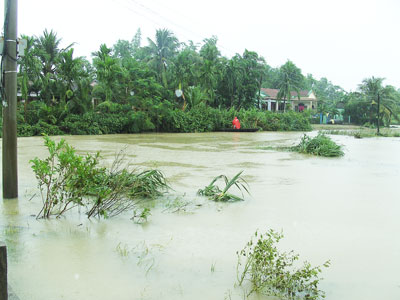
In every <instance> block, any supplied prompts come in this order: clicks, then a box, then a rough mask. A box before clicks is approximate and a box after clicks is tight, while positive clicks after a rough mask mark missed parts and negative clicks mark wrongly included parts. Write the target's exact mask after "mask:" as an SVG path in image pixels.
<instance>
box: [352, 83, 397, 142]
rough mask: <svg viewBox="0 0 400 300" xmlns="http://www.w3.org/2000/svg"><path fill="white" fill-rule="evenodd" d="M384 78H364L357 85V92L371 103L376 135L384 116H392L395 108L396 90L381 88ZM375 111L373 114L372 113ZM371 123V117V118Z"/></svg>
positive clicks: (386, 87)
mask: <svg viewBox="0 0 400 300" xmlns="http://www.w3.org/2000/svg"><path fill="white" fill-rule="evenodd" d="M384 80H385V79H384V78H379V77H378V78H375V77H373V76H372V77H371V78H366V79H364V80H363V81H362V83H361V84H360V85H359V90H360V91H361V92H362V93H364V95H365V96H366V98H367V99H368V100H369V102H370V103H371V106H372V107H374V106H375V107H376V109H373V108H372V107H371V116H372V115H375V123H376V129H377V131H376V133H377V134H378V135H379V134H380V125H381V124H382V119H383V117H384V115H385V113H386V114H389V115H390V116H392V115H393V113H394V111H395V106H396V98H395V97H396V90H395V89H394V88H393V87H392V86H383V81H384ZM373 110H375V114H374V113H373ZM371 121H372V117H371Z"/></svg>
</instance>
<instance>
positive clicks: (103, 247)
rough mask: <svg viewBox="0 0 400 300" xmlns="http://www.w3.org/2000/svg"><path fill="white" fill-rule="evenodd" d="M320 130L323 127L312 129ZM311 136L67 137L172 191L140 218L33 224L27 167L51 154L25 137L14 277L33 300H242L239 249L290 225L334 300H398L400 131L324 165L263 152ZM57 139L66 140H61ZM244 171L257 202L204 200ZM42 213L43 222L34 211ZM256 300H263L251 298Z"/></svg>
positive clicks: (356, 143) (351, 144) (350, 146)
mask: <svg viewBox="0 0 400 300" xmlns="http://www.w3.org/2000/svg"><path fill="white" fill-rule="evenodd" d="M313 134H314V133H313ZM301 136H302V134H301V133H275V132H272V133H204V134H140V135H104V136H70V137H65V139H66V140H67V141H68V142H69V143H70V144H71V145H72V146H74V147H75V148H76V149H78V150H79V153H86V152H95V151H97V150H98V149H101V151H102V157H103V159H104V161H103V162H104V164H105V165H107V164H110V162H111V161H112V160H113V158H114V156H115V154H116V153H118V152H119V151H120V150H122V149H124V148H125V147H126V154H127V158H126V161H127V163H128V162H129V163H130V164H131V165H134V166H135V167H157V168H159V169H160V170H162V171H163V172H164V173H165V175H166V176H167V178H168V179H169V182H170V183H171V185H172V187H173V189H174V190H173V191H171V194H170V195H169V196H168V197H167V198H163V199H160V200H158V201H157V203H155V204H154V205H153V206H152V210H151V216H150V217H149V221H148V223H145V224H143V225H140V224H135V223H134V222H132V221H131V220H130V217H132V213H127V214H126V215H123V216H118V217H117V218H115V219H109V220H96V219H94V220H90V221H88V220H87V219H86V217H85V215H84V211H82V212H81V214H79V213H78V212H77V211H75V212H70V213H69V215H67V216H66V217H65V218H61V219H57V220H56V219H54V220H36V219H35V216H34V215H35V214H36V213H37V212H38V211H39V209H40V202H41V200H40V197H39V195H38V194H37V195H36V196H34V197H33V198H32V200H30V198H31V197H32V195H34V194H35V193H36V181H35V178H34V175H33V173H32V171H31V169H30V166H29V160H30V159H32V158H33V157H34V156H39V157H45V156H46V152H45V149H44V147H43V142H42V139H41V138H38V137H32V138H20V139H19V140H18V147H19V153H18V155H19V156H18V161H19V179H20V187H19V194H20V195H22V196H20V198H19V199H18V200H11V201H9V200H4V201H2V202H1V203H0V240H4V241H5V242H6V243H7V245H8V249H9V279H10V284H11V285H12V286H13V289H14V290H15V292H16V293H17V294H18V295H19V297H20V298H21V300H24V299H27V300H29V299H71V300H72V299H74V300H75V299H96V300H97V299H122V300H124V299H243V291H242V290H241V289H238V288H235V287H234V284H235V280H236V269H235V268H236V261H237V259H236V251H237V250H240V249H242V248H243V247H244V245H245V244H246V242H247V241H248V240H249V239H250V237H251V236H252V235H253V233H254V232H255V231H256V230H257V229H259V230H260V231H266V230H268V229H270V228H273V229H275V230H281V229H282V230H283V232H284V234H285V239H284V240H283V241H282V243H281V247H282V249H285V250H288V249H294V250H295V251H296V252H298V253H300V255H301V258H302V259H304V260H309V261H310V262H311V263H313V264H321V263H323V262H324V261H326V260H327V259H330V260H331V262H332V265H331V267H330V268H329V269H327V270H325V271H324V274H323V277H324V278H325V280H324V281H323V282H322V286H321V287H322V288H323V289H324V290H325V291H326V292H327V299H328V300H347V299H348V300H353V299H365V300H368V299H370V300H375V299H385V300H391V299H393V300H394V299H396V300H397V299H400V280H399V277H398V270H399V269H400V239H398V238H397V235H398V232H399V230H400V218H399V217H398V216H399V213H400V204H399V201H398V181H399V177H400V176H399V175H400V174H399V173H400V158H399V155H398V153H400V139H396V138H379V139H374V138H373V139H354V138H351V137H345V136H332V138H333V139H334V140H335V141H337V142H338V143H339V144H342V145H344V146H345V153H346V154H345V156H344V157H342V158H339V159H326V158H318V157H310V156H304V155H300V154H296V153H288V152H276V151H271V150H262V148H263V147H264V148H265V147H270V146H291V145H293V144H296V143H298V141H299V140H300V137H301ZM57 139H59V138H57ZM241 170H244V173H243V175H244V177H245V178H246V180H247V181H248V183H249V185H250V189H251V190H250V192H251V196H246V201H243V202H239V203H231V204H224V203H212V202H211V203H210V202H209V201H207V200H205V199H203V198H199V197H197V196H196V192H197V190H198V189H199V188H202V187H204V186H205V185H207V184H208V183H209V182H210V181H211V179H212V178H214V177H215V176H217V175H220V174H226V175H227V176H228V177H232V176H233V175H235V174H236V173H237V172H239V171H241ZM32 215H33V216H32ZM252 297H253V298H251V299H257V297H256V296H252Z"/></svg>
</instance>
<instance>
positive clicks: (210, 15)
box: [1, 0, 400, 91]
mask: <svg viewBox="0 0 400 300" xmlns="http://www.w3.org/2000/svg"><path fill="white" fill-rule="evenodd" d="M18 3H19V29H18V32H19V34H27V35H36V36H39V35H41V34H42V32H43V30H44V29H45V28H47V29H49V30H50V29H53V30H54V31H55V32H57V34H58V36H59V37H60V38H62V40H63V44H64V45H66V44H69V43H72V42H76V45H75V51H76V54H77V55H85V56H87V57H88V58H90V53H91V52H93V51H96V50H98V48H99V45H100V44H101V43H106V44H107V45H108V46H112V45H113V44H114V43H115V42H116V41H117V40H118V39H127V40H131V38H132V37H133V35H134V34H135V32H136V30H137V29H138V28H139V27H140V28H141V30H142V36H143V39H142V45H146V44H147V39H146V38H147V37H151V38H152V37H153V36H154V34H155V30H156V29H157V28H168V29H170V30H171V31H173V32H174V33H175V34H176V36H177V37H178V38H179V40H180V41H181V42H186V41H188V40H189V39H191V40H193V41H194V42H195V43H201V42H202V40H203V39H204V38H207V37H211V36H212V35H215V36H217V37H218V41H219V42H218V45H219V47H220V50H221V52H222V54H223V55H225V56H228V57H230V56H232V55H233V54H235V53H240V54H242V53H243V51H244V49H245V48H247V49H248V50H252V51H256V52H257V53H259V54H260V55H262V56H263V57H264V58H265V59H266V61H267V63H268V64H269V65H271V66H273V67H279V66H280V65H282V64H284V63H285V62H286V60H287V59H290V60H292V61H293V62H294V63H295V64H296V65H297V66H298V67H299V68H301V69H302V72H303V74H304V75H306V74H307V73H311V74H313V75H314V77H316V78H317V79H319V78H320V77H327V78H328V79H329V80H330V81H332V83H334V84H337V85H340V86H341V87H343V88H344V89H346V90H348V91H350V90H355V89H356V88H357V85H358V84H359V83H361V81H362V80H363V79H364V78H367V77H370V76H376V77H384V78H386V80H385V82H384V83H385V84H391V85H394V86H395V87H397V88H399V87H400V68H399V66H398V65H399V64H398V63H397V60H398V57H399V53H400V40H399V38H398V29H399V28H400V18H399V17H398V15H399V13H400V1H398V0H274V1H271V0H265V1H261V0H258V1H257V0H247V1H235V0H232V1H225V0H224V1H217V0H213V1H212V0H201V1H200V0H198V1H191V0H186V1H185V0H79V1H78V0H68V1H66V0H35V1H32V0H19V1H18ZM1 22H2V23H3V20H2V19H1Z"/></svg>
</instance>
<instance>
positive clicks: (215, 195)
mask: <svg viewBox="0 0 400 300" xmlns="http://www.w3.org/2000/svg"><path fill="white" fill-rule="evenodd" d="M242 173H243V171H240V172H239V173H237V174H236V175H235V176H234V177H233V178H232V179H229V178H228V177H226V176H225V175H219V176H217V177H215V178H214V179H213V180H212V181H211V182H210V184H209V185H207V186H206V187H204V189H199V190H198V191H197V194H198V195H201V196H206V197H208V198H209V199H211V200H213V201H216V202H219V201H223V202H228V201H242V200H243V192H242V189H244V190H245V191H246V192H247V193H249V190H248V184H247V182H246V180H244V179H243V177H241V176H240V175H241V174H242ZM220 179H222V180H224V181H225V188H224V189H223V190H221V189H220V188H219V186H218V185H216V182H217V181H218V180H220ZM233 186H236V187H237V188H238V189H239V191H241V192H242V197H238V196H236V195H233V194H231V193H228V190H229V189H230V188H231V187H233Z"/></svg>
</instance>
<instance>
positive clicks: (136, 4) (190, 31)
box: [114, 0, 235, 55]
mask: <svg viewBox="0 0 400 300" xmlns="http://www.w3.org/2000/svg"><path fill="white" fill-rule="evenodd" d="M114 1H115V0H114ZM126 1H128V2H130V3H131V4H133V5H135V6H136V8H138V9H140V10H141V11H142V12H143V11H144V10H145V11H147V12H148V13H150V14H152V15H153V16H156V17H157V18H159V19H162V20H164V22H166V23H168V24H170V25H172V26H173V27H175V28H180V29H181V30H184V31H186V32H188V33H190V34H192V35H195V36H197V37H199V38H200V39H201V40H202V41H203V40H204V39H205V37H204V36H202V35H200V34H198V33H196V32H194V31H193V30H191V29H189V28H188V27H186V26H182V25H180V24H178V23H176V22H174V21H172V20H170V19H169V18H167V17H165V16H163V15H162V14H160V13H159V12H157V11H155V10H154V9H151V8H149V7H148V6H146V5H144V4H143V3H141V2H139V1H137V0H126ZM125 7H127V8H128V9H129V10H131V11H133V12H134V13H136V14H139V15H141V16H143V17H145V18H146V19H148V20H150V21H151V22H153V23H155V24H157V25H158V26H161V27H163V26H162V25H160V23H158V22H156V21H154V20H153V19H151V18H149V17H148V16H146V15H144V14H143V13H139V12H138V11H137V10H134V9H132V7H131V6H125ZM181 34H182V35H183V36H185V37H186V38H187V39H188V40H191V37H190V36H188V35H187V34H185V33H182V32H181ZM219 47H220V48H222V49H224V50H225V51H227V52H228V53H230V54H231V55H234V53H235V52H234V51H232V50H230V49H228V48H226V47H224V46H223V45H221V44H220V43H219Z"/></svg>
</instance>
